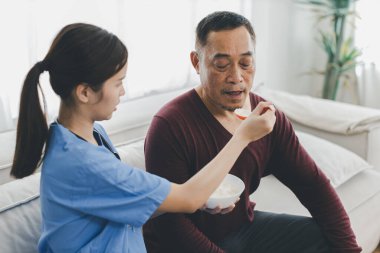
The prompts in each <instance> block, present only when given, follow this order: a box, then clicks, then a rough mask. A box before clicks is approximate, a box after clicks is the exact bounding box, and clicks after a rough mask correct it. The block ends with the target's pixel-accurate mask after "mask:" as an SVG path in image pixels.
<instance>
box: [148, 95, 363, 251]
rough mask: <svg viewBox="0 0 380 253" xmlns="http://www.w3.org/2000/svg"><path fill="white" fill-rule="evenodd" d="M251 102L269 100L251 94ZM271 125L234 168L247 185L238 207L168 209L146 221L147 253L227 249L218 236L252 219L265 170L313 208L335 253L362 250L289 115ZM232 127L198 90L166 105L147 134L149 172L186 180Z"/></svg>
mask: <svg viewBox="0 0 380 253" xmlns="http://www.w3.org/2000/svg"><path fill="white" fill-rule="evenodd" d="M250 99H251V105H252V108H254V107H256V105H257V104H258V103H259V102H260V101H262V100H263V99H262V98H260V97H259V96H257V95H255V94H252V93H251V94H250ZM276 117H277V120H276V124H275V126H274V129H273V132H272V133H270V134H269V135H267V136H265V137H263V138H261V139H260V140H258V141H255V142H252V143H251V144H249V145H248V147H247V148H245V149H244V150H243V152H242V153H241V155H240V156H239V158H238V160H237V161H236V163H235V165H234V166H233V168H232V170H231V172H230V173H232V174H234V175H236V176H238V177H239V178H241V179H242V180H243V181H244V183H245V186H246V188H245V190H244V192H243V193H242V195H241V196H240V201H239V202H238V203H237V204H236V207H235V209H234V210H233V211H232V212H231V213H229V214H224V215H211V214H208V213H206V212H202V211H197V212H195V213H194V214H164V215H161V216H159V217H157V218H154V219H152V220H151V221H149V222H148V223H147V224H146V225H145V226H144V237H145V242H146V244H147V249H148V252H149V253H158V252H159V253H172V252H173V253H174V252H178V253H180V252H181V253H186V252H191V253H195V252H196V253H206V252H207V253H214V252H215V253H217V252H218V253H221V252H224V251H223V250H222V249H220V248H219V247H218V246H217V245H216V244H215V242H220V241H222V240H223V238H225V236H226V235H227V234H228V233H230V232H234V231H237V230H239V229H240V228H241V227H242V226H243V225H244V224H247V223H250V222H252V221H253V219H254V215H253V208H254V205H255V204H254V203H252V202H250V200H249V195H250V194H251V193H253V192H255V190H256V189H257V187H258V186H259V183H260V180H261V178H262V177H264V176H266V175H269V174H273V175H274V176H275V177H276V178H278V179H279V180H280V181H281V182H282V183H283V184H285V185H286V186H287V187H289V188H290V189H291V190H292V191H293V192H294V193H295V195H296V196H297V197H298V199H299V200H300V201H301V203H302V204H303V205H304V206H305V207H306V208H307V209H308V210H309V211H310V213H311V214H312V216H313V217H314V219H315V220H316V222H317V223H318V224H319V225H320V227H321V228H322V230H323V232H324V234H325V235H326V237H327V238H328V240H329V242H330V244H331V247H332V249H333V252H342V253H343V252H344V253H351V252H360V251H361V249H360V247H359V246H358V244H357V242H356V239H355V236H354V233H353V231H352V229H351V226H350V221H349V218H348V216H347V214H346V212H345V210H344V208H343V206H342V204H341V202H340V200H339V198H338V196H337V194H336V192H335V190H334V189H333V188H332V187H331V185H330V183H329V180H328V179H327V178H326V176H325V175H324V174H323V173H322V172H321V170H320V169H319V168H318V167H317V166H316V164H315V163H314V161H313V160H312V159H311V158H310V156H309V155H308V154H307V153H306V151H305V150H304V148H303V147H302V146H301V144H300V143H299V141H298V139H297V136H296V135H295V133H294V130H293V128H292V126H291V124H290V122H289V121H288V119H287V118H286V117H285V115H284V114H283V113H282V112H280V111H278V110H277V111H276ZM231 136H232V135H231V134H230V133H229V132H228V131H227V130H226V129H225V128H224V127H223V126H222V125H221V124H220V123H219V122H218V121H217V120H216V119H215V118H214V117H213V115H212V114H211V113H210V112H209V111H208V109H207V107H206V106H205V105H204V104H203V102H202V100H201V99H200V97H199V96H198V94H197V93H196V91H195V90H191V91H189V92H187V93H185V94H183V95H181V96H179V97H177V98H176V99H174V100H173V101H171V102H169V103H168V104H166V105H165V106H164V107H163V108H162V109H161V110H160V111H159V112H158V113H157V114H156V115H155V117H154V118H153V121H152V124H151V126H150V129H149V131H148V134H147V137H146V140H145V157H146V158H145V159H146V168H147V171H149V172H151V173H154V174H157V175H160V176H162V177H165V178H167V179H169V180H170V181H172V182H176V183H184V182H185V181H186V180H188V179H189V178H190V177H191V176H193V175H194V174H195V173H196V172H197V171H199V170H200V169H201V168H202V167H203V166H205V165H206V164H207V163H208V162H209V161H210V160H211V159H213V158H214V157H215V156H216V155H217V154H218V152H219V151H220V150H221V149H222V148H223V147H224V146H225V144H226V143H227V142H228V141H229V140H230V138H231Z"/></svg>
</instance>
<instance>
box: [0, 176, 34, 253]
mask: <svg viewBox="0 0 380 253" xmlns="http://www.w3.org/2000/svg"><path fill="white" fill-rule="evenodd" d="M39 188H40V173H36V174H34V175H32V176H29V177H25V178H23V179H18V180H14V181H12V182H8V183H6V184H3V185H0V196H1V198H0V227H1V230H0V238H1V243H0V252H3V253H12V252H23V253H24V252H25V253H28V252H37V242H38V239H39V237H40V233H41V225H40V224H41V213H40V201H39Z"/></svg>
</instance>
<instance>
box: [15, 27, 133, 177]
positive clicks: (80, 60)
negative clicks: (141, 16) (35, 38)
mask: <svg viewBox="0 0 380 253" xmlns="http://www.w3.org/2000/svg"><path fill="white" fill-rule="evenodd" d="M127 59H128V51H127V48H126V47H125V45H124V44H123V43H122V42H121V41H120V40H119V38H118V37H117V36H115V35H114V34H112V33H109V32H108V31H106V30H104V29H102V28H99V27H97V26H94V25H90V24H83V23H76V24H70V25H67V26H65V27H64V28H62V30H61V31H60V32H59V33H58V34H57V36H56V37H55V39H54V40H53V43H52V45H51V47H50V49H49V51H48V53H47V55H46V56H45V58H44V59H43V60H42V61H40V62H37V63H36V64H35V65H34V66H33V67H32V68H31V69H30V70H29V72H28V74H27V75H26V78H25V81H24V85H23V87H22V92H21V99H20V110H19V117H18V124H17V137H16V149H15V154H14V159H13V165H12V169H11V175H12V176H14V177H16V178H22V177H25V176H28V175H31V174H33V173H34V171H35V170H36V169H37V167H38V166H39V165H40V164H41V161H42V153H43V149H44V146H45V143H46V140H47V138H48V123H47V110H46V104H45V98H44V95H43V93H42V90H41V86H40V83H39V78H40V75H41V73H43V72H44V71H48V72H49V75H50V84H51V86H52V88H53V90H54V92H55V93H56V94H57V95H58V96H60V98H61V99H62V101H63V102H64V103H70V101H71V100H72V98H71V97H72V93H73V90H74V88H75V87H76V86H77V85H78V84H81V83H84V84H86V85H88V86H89V87H91V88H92V89H93V90H94V91H99V90H100V89H101V87H102V85H103V83H104V82H105V81H106V80H107V79H109V78H110V77H111V76H113V75H114V74H116V73H117V72H118V71H119V70H121V69H122V68H123V67H124V65H125V64H126V63H127ZM38 90H40V91H41V92H40V94H39V92H38ZM40 95H41V98H42V100H43V104H44V110H43V109H42V107H41V103H40V97H39V96H40Z"/></svg>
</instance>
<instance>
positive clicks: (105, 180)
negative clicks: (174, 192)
mask: <svg viewBox="0 0 380 253" xmlns="http://www.w3.org/2000/svg"><path fill="white" fill-rule="evenodd" d="M94 130H95V131H97V132H98V133H100V134H101V135H102V137H103V138H104V139H105V140H106V141H107V142H108V143H109V144H110V146H111V149H113V152H116V149H115V148H114V147H113V146H112V143H111V141H110V140H109V138H108V136H107V134H106V133H105V131H104V129H103V128H102V127H101V126H100V125H99V124H95V125H94ZM169 191H170V182H169V181H167V180H166V179H163V178H160V177H158V176H155V175H153V174H149V173H147V172H145V171H142V170H140V169H136V168H132V167H130V166H128V165H126V164H124V163H122V162H121V161H120V160H118V159H117V158H116V157H115V155H114V154H113V153H111V152H110V150H108V149H107V148H106V147H105V146H104V145H101V146H96V145H93V144H91V143H88V142H86V141H84V140H81V139H79V138H78V137H76V136H75V135H74V134H73V133H72V132H70V131H69V130H68V129H66V128H65V127H63V126H62V125H60V124H58V123H53V124H51V126H50V130H49V139H48V145H47V152H46V155H45V158H44V161H43V166H42V172H41V209H42V235H41V238H40V241H39V245H38V248H39V251H40V252H44V253H46V252H83V253H85V252H86V253H87V252H120V253H124V252H125V253H127V252H133V253H138V252H146V249H145V245H144V241H143V236H142V226H143V224H144V223H145V222H146V221H147V220H148V219H149V217H150V216H151V215H152V214H153V213H154V211H155V210H156V209H157V208H158V207H159V206H160V205H161V203H162V202H163V201H164V199H165V198H166V197H167V195H168V194H169Z"/></svg>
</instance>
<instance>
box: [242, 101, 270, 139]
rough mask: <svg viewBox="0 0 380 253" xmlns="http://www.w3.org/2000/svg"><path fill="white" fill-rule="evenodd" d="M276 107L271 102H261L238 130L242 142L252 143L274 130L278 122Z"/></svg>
mask: <svg viewBox="0 0 380 253" xmlns="http://www.w3.org/2000/svg"><path fill="white" fill-rule="evenodd" d="M275 111H276V109H275V107H274V106H273V104H272V103H271V102H260V103H259V104H258V105H257V106H256V108H255V109H254V110H253V111H252V112H251V114H250V115H249V116H248V117H247V118H246V119H245V120H244V121H243V122H242V123H241V125H240V126H239V128H238V129H237V130H236V132H235V135H237V136H238V137H239V138H241V139H242V140H245V141H248V142H252V141H256V140H258V139H261V138H262V137H264V136H265V135H267V134H269V133H270V132H272V130H273V126H274V124H275V122H276V115H275Z"/></svg>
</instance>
